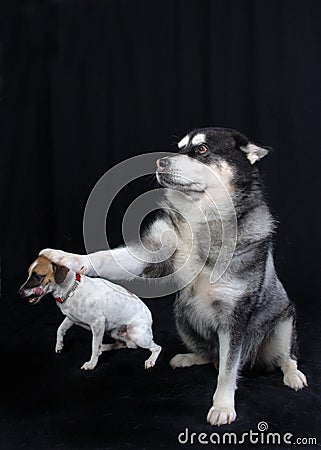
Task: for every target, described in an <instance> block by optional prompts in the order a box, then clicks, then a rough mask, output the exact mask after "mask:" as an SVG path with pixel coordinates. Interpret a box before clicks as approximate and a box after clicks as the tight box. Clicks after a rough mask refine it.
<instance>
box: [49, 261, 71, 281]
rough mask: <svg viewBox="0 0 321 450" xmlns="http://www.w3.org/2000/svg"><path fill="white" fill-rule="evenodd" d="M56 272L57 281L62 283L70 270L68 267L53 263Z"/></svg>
mask: <svg viewBox="0 0 321 450" xmlns="http://www.w3.org/2000/svg"><path fill="white" fill-rule="evenodd" d="M52 265H53V269H54V274H55V282H56V283H57V284H61V283H63V282H64V281H65V279H66V276H67V273H68V272H69V269H68V267H65V266H58V264H54V263H53V264H52Z"/></svg>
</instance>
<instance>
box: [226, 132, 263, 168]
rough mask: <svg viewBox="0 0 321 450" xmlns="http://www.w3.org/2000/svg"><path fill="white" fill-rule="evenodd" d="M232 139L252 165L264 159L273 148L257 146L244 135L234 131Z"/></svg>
mask: <svg viewBox="0 0 321 450" xmlns="http://www.w3.org/2000/svg"><path fill="white" fill-rule="evenodd" d="M232 137H233V139H234V141H235V145H236V147H238V148H239V149H241V150H242V152H244V153H245V154H246V157H247V159H248V160H249V161H250V163H251V164H254V163H255V162H256V161H259V160H260V159H262V158H264V156H266V155H267V154H268V153H269V152H270V151H271V150H272V148H271V147H266V146H265V145H260V144H255V142H251V141H250V140H249V139H248V138H247V137H246V136H244V134H242V133H240V132H239V131H234V132H233V133H232Z"/></svg>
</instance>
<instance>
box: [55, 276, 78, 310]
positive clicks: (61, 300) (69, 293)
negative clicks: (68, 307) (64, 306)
mask: <svg viewBox="0 0 321 450" xmlns="http://www.w3.org/2000/svg"><path fill="white" fill-rule="evenodd" d="M80 281H81V276H80V273H76V276H75V281H74V283H73V285H72V286H71V287H70V288H69V289H68V291H67V292H66V293H65V294H64V295H62V296H61V297H55V300H56V302H58V303H64V302H65V301H66V300H67V299H68V298H69V297H72V296H73V295H74V292H75V290H76V289H77V287H78V284H79V283H80Z"/></svg>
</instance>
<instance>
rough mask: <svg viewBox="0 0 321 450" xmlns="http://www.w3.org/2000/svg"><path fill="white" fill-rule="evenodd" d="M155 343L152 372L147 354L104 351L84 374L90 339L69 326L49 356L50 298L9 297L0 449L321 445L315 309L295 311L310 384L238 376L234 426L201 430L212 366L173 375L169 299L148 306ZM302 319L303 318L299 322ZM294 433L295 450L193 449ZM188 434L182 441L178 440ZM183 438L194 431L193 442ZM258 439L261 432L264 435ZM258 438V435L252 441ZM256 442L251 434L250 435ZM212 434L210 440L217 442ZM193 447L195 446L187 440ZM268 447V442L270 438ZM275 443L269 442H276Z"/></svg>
mask: <svg viewBox="0 0 321 450" xmlns="http://www.w3.org/2000/svg"><path fill="white" fill-rule="evenodd" d="M147 303H148V305H149V307H150V308H151V310H152V312H153V315H154V336H155V341H156V342H157V343H159V344H160V345H162V347H163V351H162V353H161V355H160V358H159V360H158V362H157V365H156V366H155V367H154V368H153V369H151V370H148V371H146V370H144V360H145V359H146V358H147V357H148V352H147V351H144V350H127V349H126V350H118V351H114V352H110V353H104V354H103V355H102V356H101V357H100V360H99V363H98V365H97V367H96V369H95V370H94V371H92V372H84V371H83V370H80V367H81V365H82V364H83V363H84V362H85V361H87V360H88V359H89V356H90V352H91V335H90V333H89V332H87V331H85V330H82V329H80V328H78V327H73V328H72V329H71V330H69V332H68V333H67V335H66V338H65V348H64V350H63V353H62V354H60V355H56V354H55V352H54V344H55V333H56V329H57V326H58V325H59V323H60V321H61V320H62V318H63V317H62V315H61V313H60V311H59V309H58V308H57V307H56V306H55V304H54V301H53V299H52V298H50V297H45V298H44V299H42V301H41V303H40V304H39V305H37V306H33V307H32V306H29V305H28V304H25V303H23V302H22V301H21V300H20V299H18V297H17V296H15V295H14V294H11V295H10V298H9V296H8V298H5V299H2V305H1V323H2V325H1V340H0V342H1V359H2V361H1V362H2V377H1V380H2V382H1V425H0V427H1V444H0V448H1V449H2V450H11V449H12V450H16V449H20V448H21V449H32V450H38V449H39V450H40V449H41V450H43V449H49V450H51V449H64V450H65V449H66V450H67V449H70V450H71V449H72V450H74V449H86V450H98V449H126V448H128V449H140V450H143V449H159V448H168V449H176V448H182V447H191V448H204V447H205V448H207V447H210V448H211V447H212V448H237V447H240V448H251V449H256V448H266V449H271V448H280V449H283V448H284V449H287V448H301V447H302V448H306V449H307V448H317V446H318V445H319V446H320V444H321V434H320V433H321V402H320V376H321V362H320V361H321V358H320V356H321V355H320V346H321V327H320V320H319V318H320V316H319V317H318V316H317V315H316V314H315V312H312V311H310V312H309V311H307V310H305V311H304V315H303V314H301V312H300V313H299V318H298V330H299V338H300V350H301V358H300V364H299V365H300V368H301V370H302V371H303V372H304V373H305V374H306V375H307V377H308V381H309V387H308V388H306V389H304V390H303V391H301V392H294V391H292V390H290V389H289V388H287V387H286V386H284V385H283V384H282V376H281V373H280V372H279V371H276V372H274V373H270V374H258V373H246V374H243V375H242V377H241V378H240V380H239V389H238V391H237V394H236V410H237V414H238V416H237V419H236V422H234V423H233V424H231V425H230V426H222V427H220V428H216V427H210V426H209V425H207V423H206V414H207V411H208V409H209V407H210V405H211V398H212V395H213V392H214V390H215V386H216V377H217V372H216V370H215V369H214V367H212V366H210V365H207V366H199V367H192V368H188V369H176V370H172V369H171V368H170V367H169V365H168V362H169V360H170V358H171V357H172V356H173V355H174V354H175V353H176V352H181V351H184V349H183V347H182V346H181V344H180V342H179V340H178V338H177V336H176V332H175V326H174V321H173V315H172V313H171V308H172V299H171V298H165V299H157V300H149V301H148V302H147ZM300 316H301V317H300ZM262 421H264V422H266V423H267V425H268V431H266V432H265V434H266V433H267V432H269V431H270V432H273V433H280V434H281V437H282V436H283V434H284V433H292V435H293V436H292V437H291V440H292V441H293V442H295V444H292V445H289V444H285V443H284V442H282V441H281V442H282V443H281V444H277V445H272V444H271V443H270V444H267V443H266V442H265V444H259V443H258V444H254V443H252V444H251V443H250V442H249V441H248V439H249V438H245V442H246V443H245V444H239V445H234V446H233V445H228V444H226V445H222V444H221V445H218V444H217V445H214V444H213V443H211V442H209V444H208V445H205V444H200V443H198V442H197V439H198V436H199V434H200V433H206V434H207V436H206V437H205V436H204V435H203V436H201V439H203V440H206V439H209V435H210V434H211V433H218V434H219V436H220V438H221V439H223V434H224V433H226V432H234V433H236V434H237V436H238V438H239V439H241V436H242V433H245V432H250V430H253V432H257V431H258V423H259V422H262ZM186 428H187V429H188V436H189V439H188V442H187V443H186V444H180V443H179V441H178V435H179V434H180V433H182V432H183V433H184V434H183V435H182V436H181V441H185V440H186V431H185V430H186ZM191 433H197V434H196V435H194V437H193V441H194V444H192V443H191ZM263 434H264V433H263ZM259 436H261V434H260V435H259ZM302 437H314V438H316V440H317V442H318V443H319V444H317V445H313V443H310V444H308V445H304V446H303V445H299V444H298V443H296V439H297V438H302ZM253 438H254V437H253ZM217 439H218V436H217V435H214V436H213V437H212V440H214V441H215V440H216V441H217ZM195 441H196V442H195ZM271 442H273V441H271ZM276 442H277V441H276Z"/></svg>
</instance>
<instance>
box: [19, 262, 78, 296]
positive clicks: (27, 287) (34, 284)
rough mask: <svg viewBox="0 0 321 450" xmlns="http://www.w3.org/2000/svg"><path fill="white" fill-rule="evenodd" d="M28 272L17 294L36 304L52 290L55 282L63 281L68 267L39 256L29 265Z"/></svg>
mask: <svg viewBox="0 0 321 450" xmlns="http://www.w3.org/2000/svg"><path fill="white" fill-rule="evenodd" d="M28 272H29V276H28V279H27V281H26V282H25V283H24V284H23V285H22V286H21V288H20V289H19V295H20V296H21V297H23V298H27V299H28V300H29V302H30V303H32V304H36V303H38V302H39V300H40V299H41V298H42V297H43V296H44V295H45V294H46V293H49V292H51V291H52V289H53V288H54V285H55V284H61V283H63V282H64V280H65V279H66V276H67V273H68V272H69V269H68V268H67V267H64V266H58V265H57V264H54V263H52V262H51V261H50V260H49V259H47V258H46V257H44V256H39V257H38V258H37V259H36V260H35V261H34V262H33V263H32V264H31V265H30V267H29V269H28Z"/></svg>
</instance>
